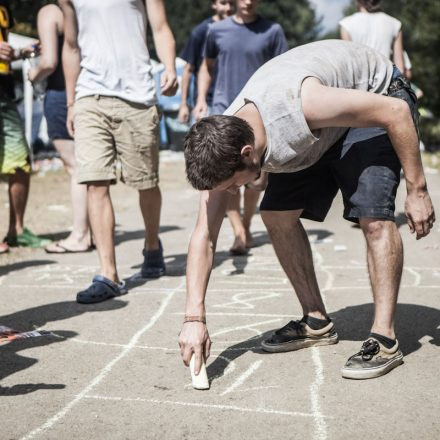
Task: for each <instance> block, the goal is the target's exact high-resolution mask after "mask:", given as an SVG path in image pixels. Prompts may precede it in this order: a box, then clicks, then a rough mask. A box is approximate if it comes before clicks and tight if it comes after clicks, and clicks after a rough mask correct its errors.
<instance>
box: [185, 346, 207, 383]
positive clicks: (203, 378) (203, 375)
mask: <svg viewBox="0 0 440 440" xmlns="http://www.w3.org/2000/svg"><path fill="white" fill-rule="evenodd" d="M195 365H196V357H195V355H194V353H193V355H192V356H191V361H190V362H189V369H190V370H191V380H192V386H193V388H194V389H196V390H209V380H208V373H207V372H206V365H205V361H202V367H201V368H200V371H199V374H198V375H197V376H196V374H195V372H194V369H195Z"/></svg>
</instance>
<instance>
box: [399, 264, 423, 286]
mask: <svg viewBox="0 0 440 440" xmlns="http://www.w3.org/2000/svg"><path fill="white" fill-rule="evenodd" d="M403 269H404V270H406V271H407V272H409V273H410V274H411V275H413V276H414V284H413V285H412V287H418V286H420V281H421V280H422V276H421V275H420V273H419V272H418V271H416V270H415V269H413V268H411V267H404V268H403Z"/></svg>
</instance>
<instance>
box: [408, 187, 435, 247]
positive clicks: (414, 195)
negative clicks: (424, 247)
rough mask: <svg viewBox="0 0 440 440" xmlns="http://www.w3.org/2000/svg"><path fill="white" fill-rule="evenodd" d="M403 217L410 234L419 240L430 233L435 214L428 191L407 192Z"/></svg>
mask: <svg viewBox="0 0 440 440" xmlns="http://www.w3.org/2000/svg"><path fill="white" fill-rule="evenodd" d="M405 215H406V219H407V222H408V226H409V229H410V231H411V233H412V234H413V233H414V232H415V233H416V238H417V240H419V239H420V238H422V237H425V236H427V235H428V234H429V232H430V231H431V228H432V226H433V224H434V222H435V212H434V207H433V206H432V201H431V197H430V196H429V193H428V190H426V189H424V190H417V191H416V190H414V191H409V192H408V195H407V196H406V202H405Z"/></svg>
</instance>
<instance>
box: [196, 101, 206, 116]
mask: <svg viewBox="0 0 440 440" xmlns="http://www.w3.org/2000/svg"><path fill="white" fill-rule="evenodd" d="M207 115H208V104H206V102H205V101H203V102H202V101H200V102H199V101H197V104H196V105H195V107H194V109H193V116H194V119H195V120H196V121H199V120H200V119H202V118H204V117H205V116H207Z"/></svg>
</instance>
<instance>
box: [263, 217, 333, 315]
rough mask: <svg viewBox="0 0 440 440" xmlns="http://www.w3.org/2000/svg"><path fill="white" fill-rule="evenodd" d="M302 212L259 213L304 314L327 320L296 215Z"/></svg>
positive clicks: (309, 255)
mask: <svg viewBox="0 0 440 440" xmlns="http://www.w3.org/2000/svg"><path fill="white" fill-rule="evenodd" d="M301 212H302V211H301V210H295V211H262V212H261V217H262V219H263V221H264V224H265V225H266V228H267V231H268V233H269V236H270V239H271V241H272V244H273V247H274V249H275V252H276V254H277V257H278V260H279V262H280V264H281V266H282V268H283V269H284V272H285V273H286V275H287V277H288V278H289V280H290V282H291V283H292V285H293V287H294V289H295V292H296V295H297V296H298V300H299V302H300V303H301V306H302V309H303V314H304V315H309V316H313V317H314V318H318V319H325V318H327V312H326V310H325V306H324V303H323V301H322V297H321V293H320V291H319V286H318V281H317V279H316V274H315V269H314V266H313V257H312V250H311V247H310V242H309V239H308V237H307V234H306V231H305V230H304V227H303V226H302V224H301V222H300V220H299V216H300V215H301Z"/></svg>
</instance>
